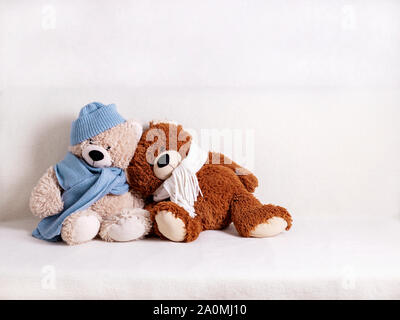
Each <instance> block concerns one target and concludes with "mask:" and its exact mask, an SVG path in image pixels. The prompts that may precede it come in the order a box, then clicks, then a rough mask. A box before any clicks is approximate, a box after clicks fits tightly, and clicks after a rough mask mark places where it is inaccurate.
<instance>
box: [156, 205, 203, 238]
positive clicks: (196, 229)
mask: <svg viewBox="0 0 400 320" xmlns="http://www.w3.org/2000/svg"><path fill="white" fill-rule="evenodd" d="M150 214H151V219H152V221H154V226H153V227H154V232H155V233H156V234H157V235H159V236H160V237H161V238H162V239H169V240H171V241H175V242H191V241H193V240H196V239H197V237H198V236H199V234H200V232H201V231H202V230H203V226H202V223H201V219H200V217H199V216H196V217H195V218H192V217H191V216H190V215H189V214H188V213H187V212H186V210H185V209H183V208H182V207H180V206H178V205H177V204H175V203H173V202H170V201H165V202H160V203H158V204H157V205H155V206H154V207H153V208H152V210H151V211H150Z"/></svg>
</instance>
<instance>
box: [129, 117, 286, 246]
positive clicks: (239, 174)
mask: <svg viewBox="0 0 400 320" xmlns="http://www.w3.org/2000/svg"><path fill="white" fill-rule="evenodd" d="M190 144H191V136H190V135H189V134H188V133H187V132H185V130H184V129H183V128H182V126H181V125H174V124H171V123H159V122H157V123H150V126H149V128H148V129H147V130H146V131H145V132H144V133H143V135H142V138H141V140H140V142H139V144H138V146H137V148H136V153H135V155H134V157H133V159H132V161H131V163H130V165H129V167H128V169H127V174H128V181H129V183H130V185H131V187H132V188H133V189H134V190H135V191H137V192H139V193H140V194H141V195H142V196H143V197H144V198H146V199H147V205H146V209H148V210H149V211H150V213H151V218H152V220H153V222H156V220H157V219H156V216H157V214H158V213H160V212H171V213H172V214H173V215H174V216H175V217H176V218H179V219H181V220H182V221H183V223H184V225H185V228H186V236H185V238H184V240H183V241H185V242H190V241H193V240H195V239H196V238H197V237H198V236H199V234H200V232H201V231H203V230H219V229H223V228H225V227H227V226H228V225H229V224H230V223H231V222H233V223H234V225H235V227H236V229H237V231H238V233H239V234H240V235H241V236H243V237H249V236H252V234H251V232H252V231H253V230H255V229H256V228H257V226H258V225H260V224H263V223H268V221H269V219H271V218H273V217H277V218H282V219H284V220H285V221H286V225H287V227H286V230H289V229H290V227H291V225H292V218H291V216H290V214H289V213H288V212H287V210H286V209H285V208H282V207H279V206H274V205H271V204H269V205H263V204H262V203H260V201H259V200H258V199H256V198H255V197H254V195H253V192H254V190H255V189H256V187H257V186H258V180H257V178H256V177H255V176H254V175H253V174H252V173H250V172H249V171H248V170H246V169H244V168H242V167H240V166H239V165H238V164H236V163H235V162H233V161H231V160H230V159H228V158H226V157H225V156H224V155H222V154H218V153H212V152H210V153H209V161H208V163H206V164H205V165H204V166H203V167H202V168H201V169H200V170H199V171H198V172H197V178H198V181H199V185H200V188H201V191H202V193H203V196H199V197H198V199H197V202H196V203H195V206H194V208H195V211H196V214H197V216H196V217H195V218H191V217H190V216H189V214H188V213H187V212H186V211H185V210H184V209H183V208H181V207H180V206H178V205H177V204H175V203H173V202H171V201H163V202H160V203H155V202H153V201H152V194H153V193H154V191H155V190H156V189H157V188H158V187H159V186H160V185H161V184H162V183H163V181H162V180H160V179H158V178H157V177H156V176H155V174H154V172H153V165H154V163H153V162H152V161H154V158H155V157H157V155H158V154H159V153H160V152H163V151H165V150H175V151H178V152H179V153H180V154H181V156H182V158H185V157H186V156H187V154H188V151H189V149H190ZM160 221H161V220H160ZM283 225H284V224H283ZM169 227H171V226H163V228H164V229H168V228H169ZM153 231H154V232H155V233H156V234H157V235H158V236H160V237H161V238H165V237H164V235H163V234H162V232H160V230H159V229H158V226H157V223H154V226H153ZM265 236H267V235H265Z"/></svg>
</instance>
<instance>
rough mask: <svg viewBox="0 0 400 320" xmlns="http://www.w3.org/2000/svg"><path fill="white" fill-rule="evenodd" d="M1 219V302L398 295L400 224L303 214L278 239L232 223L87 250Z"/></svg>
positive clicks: (25, 223) (89, 246) (32, 224)
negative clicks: (176, 238) (193, 237)
mask: <svg viewBox="0 0 400 320" xmlns="http://www.w3.org/2000/svg"><path fill="white" fill-rule="evenodd" d="M36 222H37V221H34V220H33V219H29V220H26V219H25V220H16V221H12V222H6V223H2V224H1V225H0V256H1V257H2V259H1V260H2V262H1V264H0V299H400V254H399V244H400V232H399V227H400V223H399V221H398V220H397V219H393V220H378V219H376V220H373V219H365V220H351V219H348V220H346V221H343V220H336V219H335V220H333V219H318V218H315V219H307V220H306V219H301V218H299V219H296V220H295V222H294V226H293V230H292V231H291V232H288V233H285V234H282V235H280V236H278V237H276V238H271V239H243V238H240V237H238V235H237V234H236V231H235V230H234V228H233V227H232V226H231V227H230V228H228V229H227V230H224V231H207V232H204V233H202V234H201V235H200V237H199V239H198V240H197V241H195V242H192V243H188V244H184V243H172V242H169V241H161V240H158V239H156V238H148V239H145V240H141V241H136V242H130V243H106V242H103V241H100V240H94V241H92V242H90V243H87V244H84V245H80V246H72V247H70V246H67V245H65V244H63V243H57V244H49V243H46V242H44V241H40V240H37V239H35V238H32V237H31V236H30V232H31V231H32V229H33V228H34V227H35V223H36Z"/></svg>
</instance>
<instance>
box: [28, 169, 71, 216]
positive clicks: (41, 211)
mask: <svg viewBox="0 0 400 320" xmlns="http://www.w3.org/2000/svg"><path fill="white" fill-rule="evenodd" d="M29 207H30V209H31V211H32V213H33V215H35V216H37V217H40V218H45V217H48V216H52V215H55V214H57V213H60V212H61V211H62V210H63V208H64V203H63V201H62V198H61V188H60V186H59V184H58V181H57V177H56V173H55V171H54V168H53V167H51V168H49V169H47V171H46V173H45V174H44V175H43V177H41V178H40V180H39V182H38V183H37V185H36V186H35V187H34V188H33V191H32V194H31V198H30V201H29Z"/></svg>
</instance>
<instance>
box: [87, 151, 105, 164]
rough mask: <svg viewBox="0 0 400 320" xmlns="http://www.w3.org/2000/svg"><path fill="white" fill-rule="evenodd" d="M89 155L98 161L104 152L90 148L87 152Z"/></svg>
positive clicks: (102, 157) (101, 158)
mask: <svg viewBox="0 0 400 320" xmlns="http://www.w3.org/2000/svg"><path fill="white" fill-rule="evenodd" d="M89 157H90V158H92V160H93V161H100V160H103V159H104V154H103V153H101V152H100V151H97V150H92V151H90V152H89Z"/></svg>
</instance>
